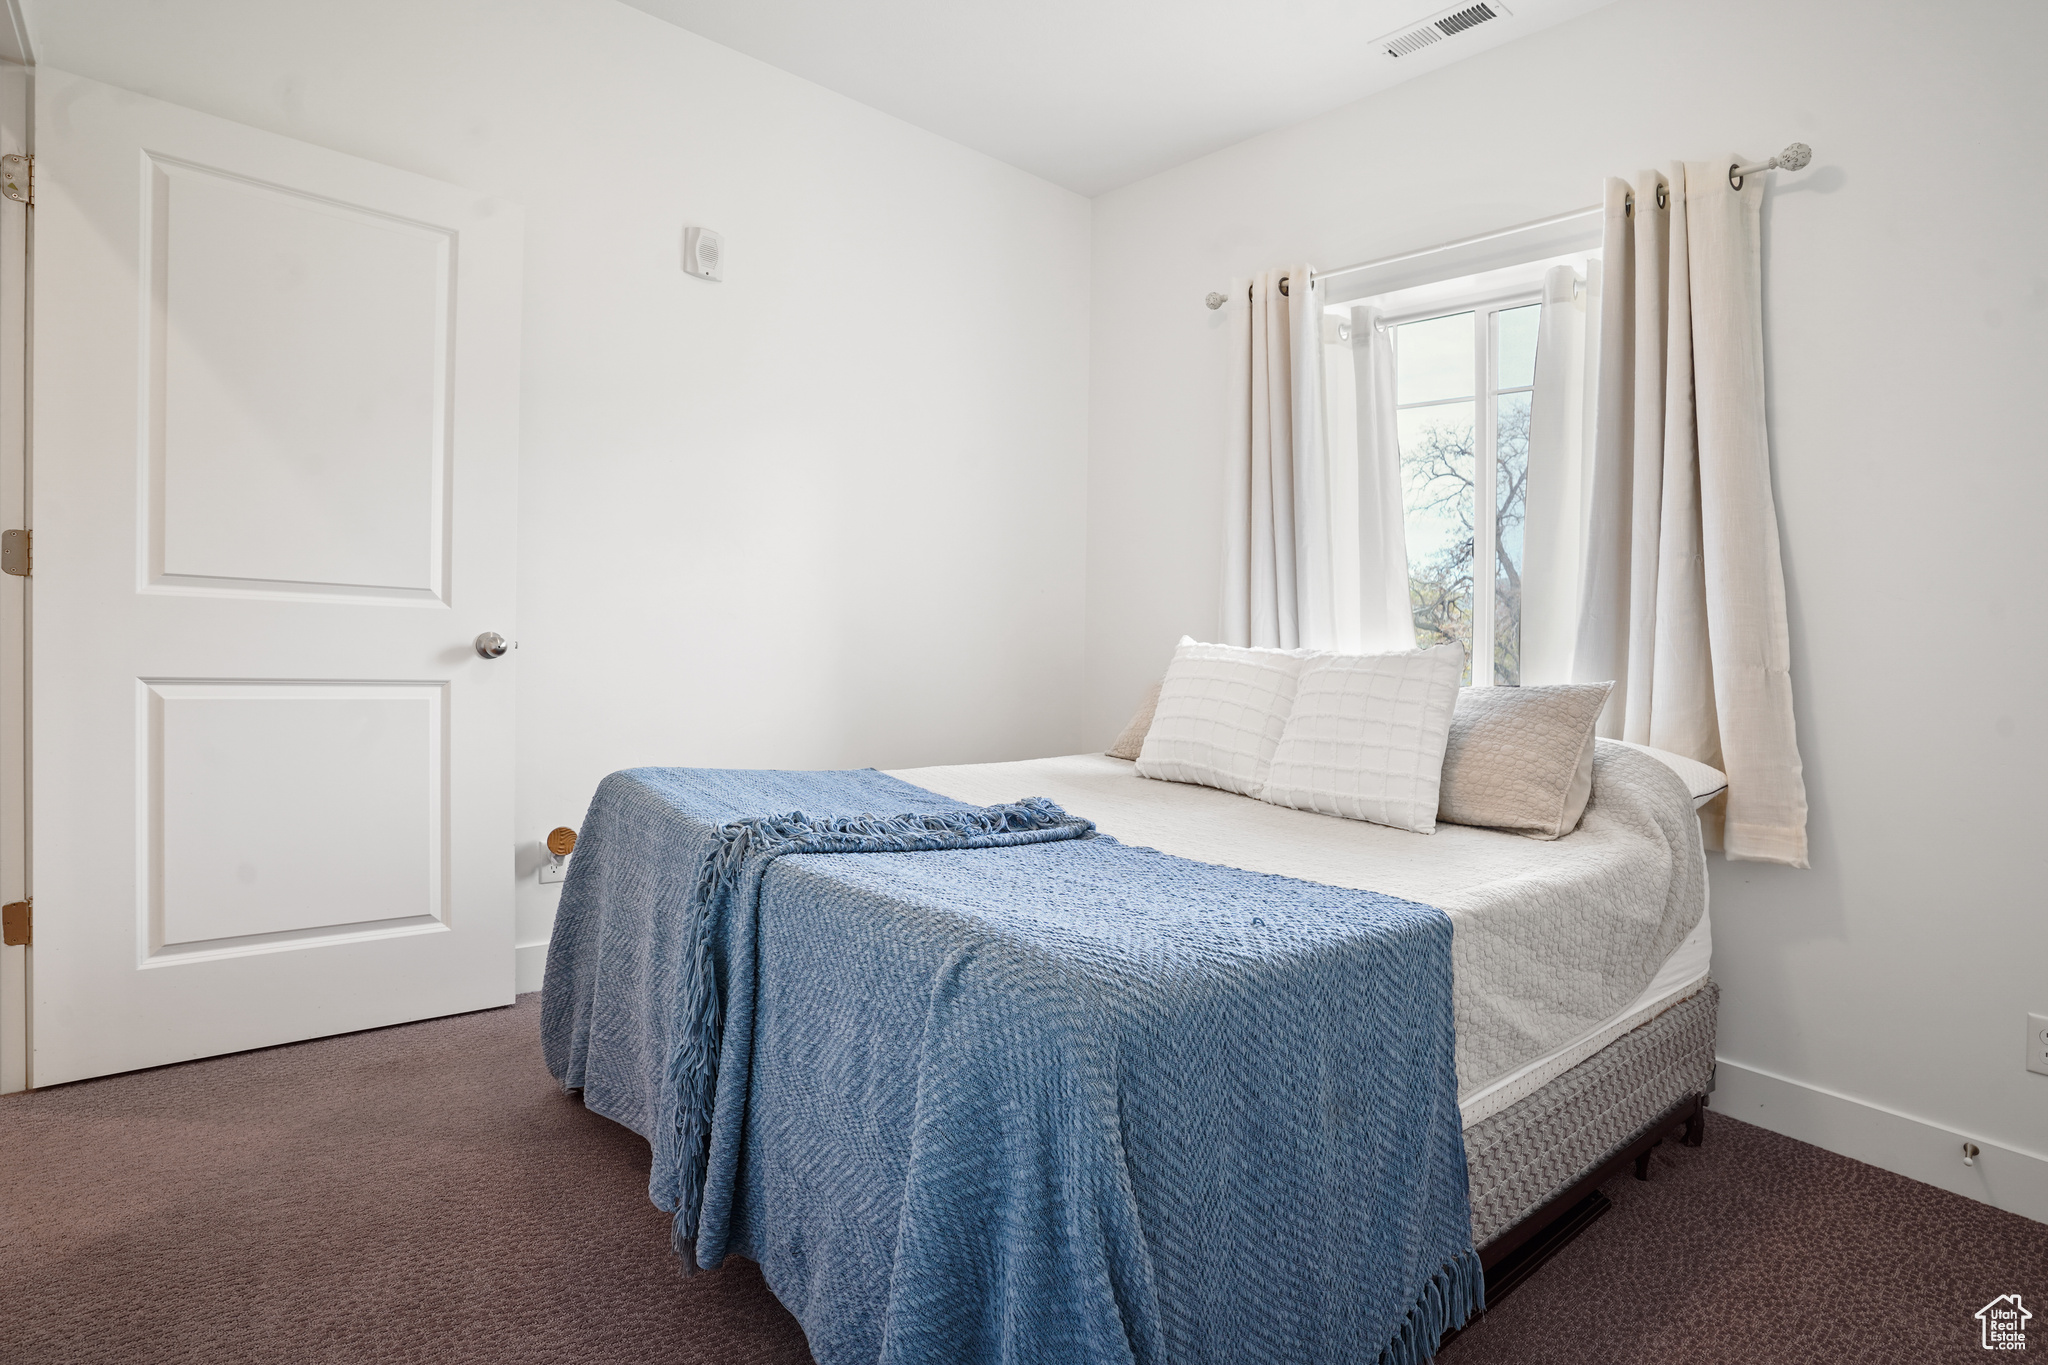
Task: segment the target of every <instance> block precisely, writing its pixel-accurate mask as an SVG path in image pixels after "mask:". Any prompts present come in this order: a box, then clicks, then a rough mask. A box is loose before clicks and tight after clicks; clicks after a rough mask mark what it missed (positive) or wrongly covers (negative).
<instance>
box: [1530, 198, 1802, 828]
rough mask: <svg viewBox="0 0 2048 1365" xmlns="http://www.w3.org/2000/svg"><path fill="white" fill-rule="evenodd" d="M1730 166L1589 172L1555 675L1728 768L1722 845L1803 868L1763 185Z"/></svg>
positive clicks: (1714, 813)
mask: <svg viewBox="0 0 2048 1365" xmlns="http://www.w3.org/2000/svg"><path fill="white" fill-rule="evenodd" d="M1729 164H1730V163H1729V161H1728V160H1726V159H1724V160H1722V161H1720V162H1719V163H1711V162H1693V163H1688V164H1686V165H1678V164H1673V165H1672V166H1671V167H1670V168H1669V170H1668V172H1667V173H1666V174H1664V175H1658V174H1657V173H1655V172H1653V171H1645V172H1643V173H1642V174H1641V175H1640V176H1638V178H1637V181H1636V183H1635V185H1634V186H1633V187H1631V186H1630V185H1628V184H1627V183H1626V182H1624V181H1621V180H1610V181H1608V184H1607V197H1606V226H1605V233H1604V236H1603V246H1602V253H1601V254H1602V257H1603V262H1604V267H1605V288H1604V290H1603V291H1602V299H1601V311H1600V322H1599V327H1600V339H1601V343H1602V344H1601V348H1600V360H1599V376H1598V384H1597V389H1596V394H1597V397H1596V402H1595V413H1594V418H1593V428H1594V436H1593V469H1592V477H1591V483H1590V496H1589V497H1588V498H1587V500H1586V503H1585V517H1586V549H1585V556H1586V557H1585V563H1584V568H1583V572H1582V579H1583V584H1582V593H1581V601H1580V611H1579V624H1578V634H1577V641H1576V644H1575V648H1574V651H1573V658H1572V676H1573V677H1575V678H1577V679H1579V680H1581V681H1589V682H1590V681H1598V680H1605V679H1610V678H1611V679H1614V680H1615V682H1616V683H1617V686H1616V688H1615V690H1614V694H1613V696H1612V698H1611V699H1610V700H1609V703H1608V710H1607V712H1606V714H1605V715H1604V716H1603V717H1602V721H1601V733H1603V734H1608V735H1612V736H1615V737H1618V738H1622V739H1627V740H1630V741H1632V742H1635V743H1639V744H1648V745H1652V746H1654V747H1656V748H1659V749H1668V750H1671V751H1672V752H1674V753H1679V754H1684V755H1685V756H1687V757H1689V758H1696V759H1699V760H1700V761H1702V762H1705V763H1711V764H1713V765H1714V766H1715V767H1718V768H1720V769H1722V770H1723V771H1725V772H1726V773H1727V774H1728V793H1727V796H1726V797H1725V798H1724V800H1725V803H1726V804H1725V808H1721V807H1720V803H1716V806H1715V807H1710V808H1709V811H1708V812H1707V815H1708V821H1709V824H1708V834H1709V838H1710V839H1713V838H1715V836H1716V835H1718V842H1720V843H1721V845H1722V846H1723V847H1724V848H1725V849H1726V851H1727V853H1728V856H1729V857H1731V858H1753V859H1759V860H1764V861H1770V862H1779V863H1788V864H1790V865H1792V866H1794V867H1804V866H1806V789H1805V782H1804V779H1803V777H1802V775H1801V768H1800V762H1799V749H1798V744H1797V740H1796V736H1795V734H1794V729H1793V719H1792V687H1791V671H1790V655H1791V651H1790V646H1789V643H1788V640H1787V632H1786V625H1785V585H1784V573H1783V569H1782V565H1781V562H1780V559H1779V549H1778V523H1777V510H1776V506H1775V504H1774V502H1773V500H1772V495H1771V475H1770V449H1769V442H1768V439H1767V435H1766V432H1765V427H1764V373H1763V302H1762V284H1761V252H1760V246H1759V232H1758V210H1759V207H1760V205H1761V202H1762V197H1763V182H1762V180H1761V178H1759V177H1752V178H1751V179H1750V180H1749V181H1748V182H1747V183H1746V184H1745V185H1744V187H1743V189H1741V190H1739V191H1738V190H1736V189H1735V188H1734V187H1733V186H1731V185H1730V184H1729V183H1728V175H1727V172H1728V166H1729ZM1546 311H1547V310H1546ZM1533 458H1534V457H1533V452H1532V460H1533ZM1531 483H1532V486H1533V483H1534V471H1533V468H1532V473H1531ZM1530 522H1531V524H1532V525H1533V524H1534V522H1535V515H1534V509H1533V507H1532V509H1531V516H1530ZM1716 824H1719V825H1720V828H1719V829H1718V830H1717V829H1716V828H1715V826H1716Z"/></svg>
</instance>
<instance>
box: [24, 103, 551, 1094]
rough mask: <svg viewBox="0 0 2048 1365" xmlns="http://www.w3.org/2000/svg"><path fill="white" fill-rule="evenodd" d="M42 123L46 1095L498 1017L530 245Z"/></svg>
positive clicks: (205, 148)
mask: <svg viewBox="0 0 2048 1365" xmlns="http://www.w3.org/2000/svg"><path fill="white" fill-rule="evenodd" d="M36 108H37V115H36V117H37V139H38V144H39V145H38V147H37V182H36V207H35V210H34V213H35V234H36V235H35V251H34V257H33V265H32V274H33V282H34V288H35V322H34V328H33V334H32V337H31V345H32V348H33V354H34V358H35V364H34V376H33V389H34V394H33V396H34V404H33V420H32V426H31V432H30V440H31V473H32V479H31V485H32V486H31V495H30V514H31V516H32V518H33V525H34V531H35V575H34V578H33V580H32V583H31V587H30V591H31V594H32V606H31V629H30V648H31V672H30V688H31V699H30V701H31V721H30V732H31V740H32V754H33V765H32V772H31V779H30V780H31V800H32V809H33V811H34V821H33V833H32V837H31V858H32V865H31V875H32V876H33V879H34V883H35V887H34V890H35V900H36V941H35V945H34V947H33V949H32V953H33V958H32V960H31V971H32V976H33V983H32V988H31V992H32V1009H33V1012H32V1022H33V1038H32V1044H33V1051H32V1075H31V1078H30V1079H31V1081H32V1083H34V1084H38V1085H48V1084H52V1083H55V1082H58V1081H63V1080H71V1079H76V1078H78V1077H81V1076H89V1075H98V1074H102V1073H106V1072H111V1071H121V1070H128V1069H132V1068H135V1067H143V1066H154V1065H159V1064H161V1063H164V1062H171V1061H178V1060H182V1059H185V1058H190V1057H199V1056H206V1055H210V1054H213V1053H219V1052H226V1051H234V1050H238V1049H242V1048H250V1047H261V1046H266V1045H269V1044H273V1043H279V1042H286V1041H290V1040H293V1039H298V1038H307V1037H314V1036H318V1035H321V1034H326V1033H335V1032H342V1031H346V1030H350V1029H359V1028H368V1027H374V1026H377V1025H381V1024H389V1023H395V1022H399V1021H402V1020H406V1019H418V1018H424V1017H428V1016H432V1015H439V1014H448V1013H454V1012H457V1011H461V1010H469V1009H477V1008H481V1007H485V1006H489V1005H498V1004H505V1003H509V1002H510V1000H511V998H512V988H513V958H512V891H513V886H512V845H513V841H512V830H511V766H512V765H511V746H512V734H511V723H512V703H513V685H514V678H515V669H516V666H517V665H516V659H517V655H516V654H511V655H507V656H506V657H505V658H503V659H499V660H485V659H482V658H480V657H479V656H478V655H477V653H476V651H475V649H474V648H473V647H472V644H471V642H472V641H473V640H474V638H475V637H476V636H477V635H478V634H480V633H481V632H484V631H498V632H501V633H503V634H505V635H507V636H511V635H513V633H514V624H513V614H512V612H513V605H514V604H513V592H512V587H513V545H512V534H513V521H514V513H515V510H516V508H515V480H516V471H517V428H516V412H517V404H518V345H519V343H518V302H519V289H520V278H519V225H518V219H517V215H516V212H515V211H514V210H512V209H511V208H509V207H508V206H506V205H503V204H501V203H496V202H492V201H487V200H484V199H482V198H480V197H479V196H477V195H474V194H472V193H471V192H469V191H466V190H463V189H460V188H458V187H456V186H452V185H446V184H442V183H440V182H437V181H432V180H427V179H424V178H422V177H419V176H415V175H411V174H409V173H406V172H403V171H398V170H395V169H392V168H390V167H386V166H379V165H375V164H373V163H370V162H365V161H361V160H358V159H356V158H353V157H347V156H342V155H339V154H337V153H334V152H330V151H326V150H324V149H321V148H316V147H312V146H309V145H306V144H304V143H299V142H295V141H292V140H290V139H287V138H282V137H278V136H276V135H273V134H269V133H264V132H261V131H258V130H256V129H252V128H247V127H243V126H241V125H238V124H233V123H228V122H225V121H223V120H220V119H215V118H211V117H209V116H206V115H203V114H199V113H196V112H194V111H191V110H187V109H181V108H178V107H176V106H172V105H168V104H164V103H161V102H159V101H155V100H149V99H145V98H142V97H141V96H137V95H133V94H130V93H128V92H126V91H121V90H116V89H113V88H112V87H108V86H103V85H99V84H96V83H94V82H91V81H86V80H83V79H80V78H78V77H76V76H70V75H66V74H64V73H61V72H55V71H51V70H49V69H48V68H44V69H42V70H40V71H38V73H37V75H36Z"/></svg>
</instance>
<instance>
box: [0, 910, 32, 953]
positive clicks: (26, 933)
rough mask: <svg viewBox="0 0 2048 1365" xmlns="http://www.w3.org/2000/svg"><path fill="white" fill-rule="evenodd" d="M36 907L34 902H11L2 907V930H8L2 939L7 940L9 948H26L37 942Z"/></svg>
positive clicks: (0, 925) (0, 912) (0, 914)
mask: <svg viewBox="0 0 2048 1365" xmlns="http://www.w3.org/2000/svg"><path fill="white" fill-rule="evenodd" d="M35 907H36V903H35V902H34V901H32V900H29V901H9V902H7V904H5V905H0V928H4V929H5V930H6V932H5V933H4V934H0V938H4V939H5V940H6V942H7V946H8V947H10V948H26V947H28V946H29V945H30V944H31V943H33V942H35V937H36V935H35V922H36V915H35Z"/></svg>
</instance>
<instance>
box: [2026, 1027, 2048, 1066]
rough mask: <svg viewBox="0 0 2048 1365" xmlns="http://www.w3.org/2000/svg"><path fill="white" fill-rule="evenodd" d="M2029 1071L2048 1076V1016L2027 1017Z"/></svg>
mask: <svg viewBox="0 0 2048 1365" xmlns="http://www.w3.org/2000/svg"><path fill="white" fill-rule="evenodd" d="M2027 1070H2029V1071H2038V1072H2040V1073H2041V1074H2042V1075H2043V1076H2048V1014H2030V1015H2028V1016H2027Z"/></svg>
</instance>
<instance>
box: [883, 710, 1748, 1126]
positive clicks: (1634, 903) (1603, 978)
mask: <svg viewBox="0 0 2048 1365" xmlns="http://www.w3.org/2000/svg"><path fill="white" fill-rule="evenodd" d="M892 775H893V776H896V777H900V778H902V779H903V780H904V781H906V782H911V783H915V784H916V785H917V786H920V787H923V788H925V789H926V790H928V791H933V792H937V793H939V794H940V795H942V796H949V797H953V798H955V799H957V800H962V801H972V802H974V803H976V804H978V805H987V804H991V803H994V802H999V801H1014V800H1017V799H1019V798H1021V797H1025V796H1042V797H1047V798H1049V799H1051V800H1053V801H1056V802H1058V803H1059V804H1060V805H1062V806H1064V807H1066V808H1067V809H1068V810H1069V811H1071V812H1072V813H1074V814H1076V815H1081V816H1085V817H1087V818H1088V819H1090V820H1093V821H1094V822H1095V823H1096V826H1097V827H1098V828H1099V829H1101V830H1102V832H1103V833H1105V834H1108V835H1111V836H1113V837H1115V838H1118V839H1121V840H1123V841H1124V842H1126V843H1133V844H1143V845H1146V846H1149V847H1152V848H1156V849H1158V850H1160V851H1161V852H1164V853H1170V854H1174V855H1176V856H1178V857H1183V858H1191V859H1195V860H1197V861H1200V862H1209V863H1221V864H1223V865H1225V866H1229V867H1238V868H1243V869H1246V870H1248V871H1253V872H1269V873H1277V874H1280V875H1283V876H1292V877H1299V878H1302V879H1303V880H1306V881H1314V882H1322V883H1324V884H1327V885H1331V886H1345V887H1353V888H1356V889H1360V890H1370V891H1380V892H1385V893H1387V894H1389V895H1394V896H1400V897H1403V898H1405V899H1408V900H1416V901H1421V902H1423V903H1425V904H1428V905H1433V906H1436V907H1437V908H1438V909H1440V910H1442V911H1444V912H1445V913H1446V914H1447V915H1449V916H1450V919H1451V922H1452V925H1453V939H1452V950H1451V951H1452V966H1453V972H1454V988H1453V1006H1454V1010H1455V1013H1456V1018H1457V1030H1458V1048H1457V1068H1458V1082H1459V1090H1458V1097H1459V1107H1460V1110H1461V1112H1462V1115H1463V1118H1464V1121H1465V1124H1466V1126H1467V1128H1468V1130H1469V1129H1470V1128H1471V1127H1472V1126H1473V1125H1475V1124H1478V1123H1481V1122H1483V1121H1485V1120H1486V1119H1487V1118H1489V1117H1491V1116H1492V1115H1494V1114H1496V1113H1499V1112H1500V1111H1502V1110H1504V1109H1506V1108H1507V1107H1508V1106H1510V1105H1512V1104H1514V1103H1516V1102H1517V1101H1519V1100H1521V1099H1523V1098H1524V1097H1526V1096H1528V1095H1530V1094H1532V1093H1533V1092H1535V1091H1536V1090H1538V1089H1540V1088H1541V1087H1543V1086H1544V1085H1545V1084H1546V1083H1548V1082H1550V1081H1552V1080H1554V1079H1555V1078H1557V1077H1558V1076H1560V1075H1561V1074H1563V1073H1564V1072H1566V1071H1569V1070H1570V1069H1571V1068H1573V1067H1574V1066H1576V1065H1578V1064H1580V1063H1582V1062H1583V1061H1585V1059H1587V1058H1588V1057H1591V1056H1592V1055H1593V1054H1594V1053H1596V1052H1598V1051H1599V1050H1600V1049H1601V1048H1602V1047H1603V1046H1606V1045H1607V1044H1609V1043H1611V1042H1612V1041H1613V1040H1615V1039H1616V1038H1618V1037H1620V1036H1622V1035H1623V1034H1625V1033H1627V1032H1629V1031H1630V1030H1632V1029H1634V1028H1635V1027H1637V1026H1638V1025H1640V1024H1641V1023H1642V1022H1643V1021H1644V1020H1646V1019H1649V1018H1652V1017H1654V1016H1655V1015H1657V1014H1658V1013H1660V1012H1661V1011H1663V1010H1665V1009H1668V1008H1670V1006H1671V1005H1672V1004H1674V1003H1675V1002H1677V1001H1681V1000H1684V999H1686V998H1687V997H1688V996H1689V995H1691V994H1693V993H1695V992H1697V991H1698V990H1699V988H1700V986H1701V985H1702V983H1704V982H1705V980H1706V968H1707V958H1708V956H1709V955H1710V952H1711V941H1710V938H1709V931H1708V928H1707V923H1706V905H1707V896H1706V856H1705V852H1704V850H1703V849H1702V847H1701V843H1700V833H1699V822H1698V819H1697V818H1696V816H1695V815H1694V813H1693V807H1692V800H1691V797H1690V795H1689V793H1688V792H1687V791H1686V788H1685V786H1684V784H1683V783H1682V782H1680V781H1679V779H1678V778H1677V776H1676V775H1675V774H1673V773H1672V771H1671V770H1670V769H1669V768H1667V767H1665V766H1664V765H1663V764H1662V763H1659V762H1658V761H1657V760H1656V759H1654V758H1651V757H1649V756H1647V755H1645V754H1643V753H1640V752H1638V751H1636V750H1634V749H1630V748H1628V747H1627V746H1625V745H1621V744H1616V743H1612V742H1609V741H1604V740H1603V741H1601V743H1600V744H1599V746H1598V752H1597V753H1596V755H1595V760H1594V774H1593V792H1592V796H1591V797H1590V798H1589V800H1588V801H1587V804H1586V814H1585V818H1584V819H1583V820H1582V821H1581V823H1580V826H1579V829H1578V830H1577V831H1576V832H1575V833H1573V834H1570V835H1568V836H1566V837H1565V838H1563V839H1557V840H1549V841H1546V840H1537V839H1527V838H1523V837H1521V836H1519V835H1513V834H1504V833H1502V832H1500V831H1498V830H1485V829H1475V828H1471V827H1468V826H1462V825H1440V826H1438V828H1437V832H1436V833H1435V834H1429V835H1423V834H1414V833H1410V832H1408V831H1405V830H1396V829H1389V828H1387V827H1385V826H1382V825H1373V824H1367V823H1365V822H1363V821H1357V820H1344V819H1339V818H1337V817H1335V816H1327V815H1318V814H1315V813H1313V812H1309V811H1298V810H1292V809H1289V808H1287V807H1282V806H1271V805H1267V804H1266V803H1265V802H1263V801H1257V800H1253V799H1251V798H1249V797H1244V796H1238V795H1235V794H1233V793H1230V792H1222V791H1217V790H1215V789H1214V788H1210V787H1197V786H1191V785H1188V784H1184V783H1177V782H1158V781H1151V780H1148V779H1145V778H1141V777H1139V776H1138V775H1137V768H1136V765H1135V764H1133V763H1130V762H1128V761H1126V760H1123V759H1114V758H1110V757H1108V756H1106V755H1102V754H1075V755H1070V756H1067V757H1063V758H1045V759H1029V760H1025V761H1022V762H1015V763H983V764H966V765H956V766H947V767H936V768H909V769H898V770H896V771H894V773H893V774H892Z"/></svg>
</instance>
